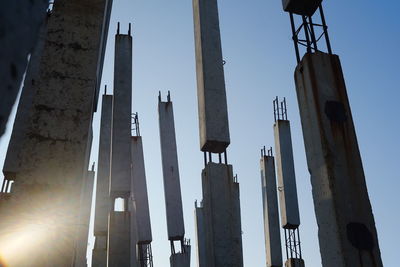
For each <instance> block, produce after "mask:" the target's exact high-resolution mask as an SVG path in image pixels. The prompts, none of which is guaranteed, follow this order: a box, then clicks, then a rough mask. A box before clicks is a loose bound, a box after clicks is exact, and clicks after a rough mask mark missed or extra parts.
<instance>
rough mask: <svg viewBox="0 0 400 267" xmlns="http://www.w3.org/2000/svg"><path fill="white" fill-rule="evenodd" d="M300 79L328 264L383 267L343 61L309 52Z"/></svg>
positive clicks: (332, 266)
mask: <svg viewBox="0 0 400 267" xmlns="http://www.w3.org/2000/svg"><path fill="white" fill-rule="evenodd" d="M295 81H296V90H297V97H298V103H299V108H300V115H301V123H302V128H303V136H304V144H305V149H306V154H307V163H308V169H309V170H310V174H311V184H312V187H313V190H312V192H313V198H314V207H315V213H316V217H317V223H318V227H319V230H318V236H319V244H320V251H321V256H322V264H323V266H324V267H338V266H343V267H361V266H362V267H379V266H383V265H382V260H381V255H380V250H379V242H378V236H377V232H376V228H375V221H374V216H373V214H372V209H371V204H370V201H369V197H368V191H367V186H366V183H365V177H364V171H363V166H362V162H361V157H360V151H359V148H358V143H357V137H356V133H355V129H354V124H353V118H352V115H351V109H350V106H349V101H348V97H347V92H346V86H345V82H344V78H343V73H342V68H341V65H340V61H339V57H338V56H337V55H329V54H325V53H322V52H318V53H314V54H306V55H305V56H304V57H303V59H302V61H301V62H300V63H299V65H298V66H297V68H296V71H295Z"/></svg>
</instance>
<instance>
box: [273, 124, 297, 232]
mask: <svg viewBox="0 0 400 267" xmlns="http://www.w3.org/2000/svg"><path fill="white" fill-rule="evenodd" d="M274 133H275V150H276V165H277V169H278V170H277V173H278V191H279V204H280V210H281V224H282V227H283V228H285V229H296V228H297V227H299V225H300V214H299V203H298V199H297V186H296V175H295V171H294V161H293V147H292V137H291V133H290V123H289V121H288V120H277V121H276V122H275V124H274Z"/></svg>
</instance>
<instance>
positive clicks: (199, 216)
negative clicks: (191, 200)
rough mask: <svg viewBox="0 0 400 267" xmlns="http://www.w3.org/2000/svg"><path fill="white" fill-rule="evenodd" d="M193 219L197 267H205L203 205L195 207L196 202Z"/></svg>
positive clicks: (205, 248)
mask: <svg viewBox="0 0 400 267" xmlns="http://www.w3.org/2000/svg"><path fill="white" fill-rule="evenodd" d="M194 218H195V228H196V241H197V249H196V251H197V267H207V265H206V264H207V256H206V250H207V247H206V229H205V222H204V214H203V205H200V206H197V202H196V206H195V211H194Z"/></svg>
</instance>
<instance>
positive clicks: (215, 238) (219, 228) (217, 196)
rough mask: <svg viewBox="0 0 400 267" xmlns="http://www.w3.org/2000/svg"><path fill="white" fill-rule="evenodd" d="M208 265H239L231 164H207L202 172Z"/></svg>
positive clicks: (237, 202)
mask: <svg viewBox="0 0 400 267" xmlns="http://www.w3.org/2000/svg"><path fill="white" fill-rule="evenodd" d="M202 185H203V205H204V207H203V218H204V230H205V233H206V234H205V241H206V259H207V263H206V266H207V267H228V266H229V267H242V266H243V251H242V229H241V220H240V200H239V184H238V183H236V182H234V180H233V174H232V166H231V165H225V164H216V163H212V162H210V163H208V164H207V166H206V167H205V169H203V173H202Z"/></svg>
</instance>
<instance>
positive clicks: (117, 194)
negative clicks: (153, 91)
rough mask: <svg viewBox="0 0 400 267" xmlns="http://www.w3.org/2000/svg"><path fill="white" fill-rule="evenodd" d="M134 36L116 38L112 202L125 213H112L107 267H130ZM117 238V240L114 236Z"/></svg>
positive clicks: (118, 36)
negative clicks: (122, 206) (120, 200)
mask: <svg viewBox="0 0 400 267" xmlns="http://www.w3.org/2000/svg"><path fill="white" fill-rule="evenodd" d="M131 102H132V36H131V34H130V30H129V33H128V34H120V33H119V25H118V32H117V34H116V35H115V61H114V97H113V113H112V114H113V119H112V141H111V142H112V143H111V182H110V201H111V204H112V207H114V202H115V200H116V199H117V198H121V199H123V202H124V208H123V212H117V211H111V212H110V215H109V224H108V227H109V228H108V236H109V238H108V241H109V243H108V267H117V266H129V264H130V261H131V237H130V235H131V233H130V232H131V231H130V229H131V221H132V220H133V219H134V218H132V216H131V214H130V211H129V210H128V204H129V199H130V197H131V184H132V181H131V180H132V176H131V116H132V107H131V105H132V104H131ZM114 234H115V235H116V236H114Z"/></svg>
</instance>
